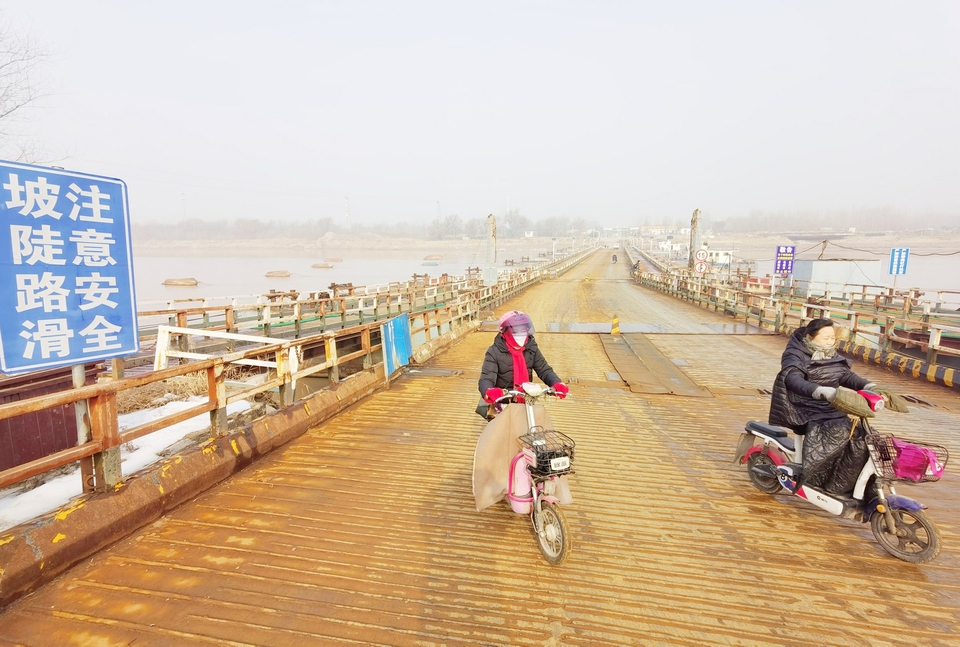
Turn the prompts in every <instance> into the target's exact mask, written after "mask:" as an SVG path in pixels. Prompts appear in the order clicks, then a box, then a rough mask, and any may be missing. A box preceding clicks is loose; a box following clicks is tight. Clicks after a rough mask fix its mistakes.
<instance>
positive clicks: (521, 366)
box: [503, 334, 530, 386]
mask: <svg viewBox="0 0 960 647" xmlns="http://www.w3.org/2000/svg"><path fill="white" fill-rule="evenodd" d="M527 339H529V337H528V338H527ZM503 341H505V342H506V343H507V350H508V351H510V357H512V358H513V384H514V386H519V385H521V384H523V383H524V382H526V381H528V380H529V379H530V371H529V370H527V360H526V359H525V358H524V357H523V348H524V347H523V346H517V342H516V341H514V339H513V335H506V334H505V335H504V336H503ZM517 376H521V378H522V379H521V378H518V377H517Z"/></svg>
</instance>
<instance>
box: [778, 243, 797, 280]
mask: <svg viewBox="0 0 960 647" xmlns="http://www.w3.org/2000/svg"><path fill="white" fill-rule="evenodd" d="M796 252H797V246H796V245H780V246H778V247H777V253H776V258H775V260H774V268H773V273H774V274H784V275H786V274H793V257H794V255H795V254H796Z"/></svg>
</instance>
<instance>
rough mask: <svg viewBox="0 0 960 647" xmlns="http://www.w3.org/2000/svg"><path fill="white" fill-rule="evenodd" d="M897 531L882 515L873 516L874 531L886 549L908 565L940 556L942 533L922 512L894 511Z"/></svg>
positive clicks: (871, 523)
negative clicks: (889, 526)
mask: <svg viewBox="0 0 960 647" xmlns="http://www.w3.org/2000/svg"><path fill="white" fill-rule="evenodd" d="M890 514H892V515H893V522H894V526H895V528H896V532H894V533H891V532H889V530H888V529H887V520H886V517H885V515H884V514H883V513H882V512H874V513H873V514H872V515H871V516H870V529H871V530H873V536H874V537H876V538H877V541H878V542H880V545H881V546H883V548H884V550H886V551H887V552H888V553H890V554H891V555H893V556H894V557H896V558H897V559H902V560H903V561H905V562H912V563H914V564H922V563H924V562H929V561H930V560H931V559H933V558H934V557H936V556H937V555H939V554H940V531H939V530H937V527H936V526H935V525H934V524H933V522H932V521H930V520H929V519H927V517H926V515H925V514H923V512H921V511H919V510H891V511H890Z"/></svg>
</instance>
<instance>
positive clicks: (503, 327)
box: [500, 310, 533, 335]
mask: <svg viewBox="0 0 960 647" xmlns="http://www.w3.org/2000/svg"><path fill="white" fill-rule="evenodd" d="M500 332H502V333H506V332H509V333H510V334H512V335H522V334H527V335H532V334H533V320H531V319H530V317H529V316H528V315H526V314H524V313H522V312H520V311H519V310H511V311H510V312H508V313H507V314H505V315H503V316H502V317H500Z"/></svg>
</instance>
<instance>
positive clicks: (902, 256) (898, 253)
mask: <svg viewBox="0 0 960 647" xmlns="http://www.w3.org/2000/svg"><path fill="white" fill-rule="evenodd" d="M909 258H910V248H909V247H894V248H893V249H891V250H890V271H889V272H887V274H893V275H894V276H896V275H898V274H906V273H907V260H908V259H909Z"/></svg>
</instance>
